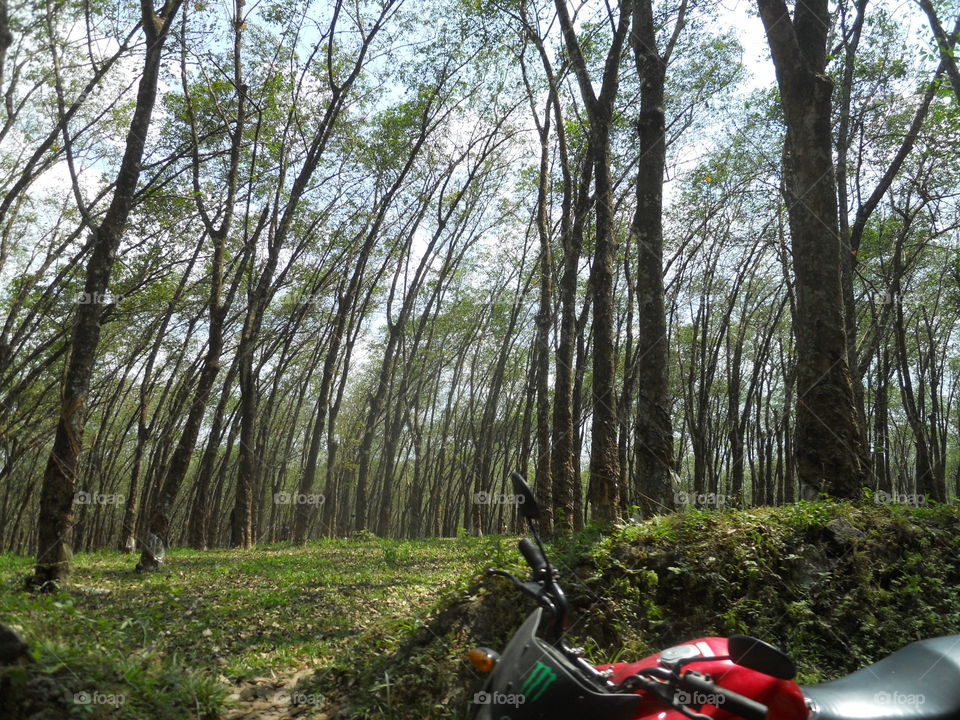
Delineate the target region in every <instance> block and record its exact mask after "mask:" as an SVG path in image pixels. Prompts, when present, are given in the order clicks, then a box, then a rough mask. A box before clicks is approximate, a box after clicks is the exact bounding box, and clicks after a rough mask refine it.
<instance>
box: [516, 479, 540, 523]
mask: <svg viewBox="0 0 960 720" xmlns="http://www.w3.org/2000/svg"><path fill="white" fill-rule="evenodd" d="M510 480H511V481H512V482H513V494H514V495H516V498H517V509H518V510H519V511H520V514H521V515H523V516H524V517H525V518H526V519H527V520H539V519H540V506H539V505H537V499H536V498H535V497H534V496H533V490H531V489H530V486H529V485H527V481H526V480H524V479H523V475H521V474H520V473H518V472H517V471H516V470H514V471H513V472H512V473H510Z"/></svg>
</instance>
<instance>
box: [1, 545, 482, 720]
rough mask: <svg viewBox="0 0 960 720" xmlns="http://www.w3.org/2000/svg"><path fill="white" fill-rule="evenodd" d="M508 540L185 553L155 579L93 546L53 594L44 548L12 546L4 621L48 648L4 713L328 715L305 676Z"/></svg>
mask: <svg viewBox="0 0 960 720" xmlns="http://www.w3.org/2000/svg"><path fill="white" fill-rule="evenodd" d="M496 544H499V541H498V540H493V539H480V538H466V537H464V538H456V539H437V540H421V541H398V540H397V541H395V540H383V539H378V538H364V539H361V540H357V539H350V540H327V541H322V542H316V543H311V544H309V545H308V546H307V547H306V548H299V547H298V548H293V547H290V546H289V545H273V546H267V547H259V548H257V549H254V550H251V551H239V550H211V551H207V552H198V551H192V550H173V551H171V552H170V553H168V557H167V562H166V566H165V568H164V569H163V570H162V571H161V572H159V573H154V574H138V573H135V572H133V566H134V565H135V564H136V558H135V557H134V556H130V555H121V554H120V553H116V552H96V553H79V554H78V555H77V556H76V558H75V560H76V567H75V570H74V573H73V575H72V576H71V585H70V586H69V588H68V589H66V590H64V591H62V592H59V593H57V594H53V595H49V596H36V595H29V594H26V593H24V592H22V591H20V589H19V584H20V582H21V581H22V578H23V577H24V576H25V575H26V574H27V573H28V572H29V571H30V567H31V561H30V559H29V558H25V557H15V556H3V555H0V622H4V623H7V624H9V625H11V626H12V627H13V628H14V629H15V630H16V631H17V632H18V633H20V635H21V637H22V638H23V639H24V640H25V641H26V642H27V643H28V645H29V646H30V647H31V649H32V651H33V655H34V657H35V658H36V664H35V667H34V668H33V671H32V672H30V673H27V672H26V671H25V670H23V671H22V672H16V669H8V670H7V671H6V675H5V677H3V678H0V695H5V694H7V695H8V696H9V697H10V698H15V697H18V696H22V698H23V701H22V704H21V705H19V706H18V708H17V709H16V710H15V709H14V703H10V704H8V703H7V702H6V701H5V702H3V703H0V718H6V717H10V718H19V717H24V718H26V717H31V716H37V717H38V718H39V717H42V718H44V720H47V718H50V719H51V720H52V718H56V717H76V718H118V719H119V718H122V719H124V720H126V719H128V718H129V719H130V720H143V719H150V720H166V719H168V718H169V719H170V720H174V719H180V718H229V719H230V720H240V719H241V718H250V719H252V718H260V719H268V718H280V717H323V712H322V706H323V704H324V702H325V700H324V698H323V697H322V694H320V693H317V692H310V693H302V692H297V689H296V688H297V683H298V681H299V680H300V679H301V678H303V677H305V676H315V675H316V674H319V676H322V675H323V671H324V669H325V668H328V667H333V666H334V665H336V664H337V663H343V662H344V661H345V660H347V659H348V658H349V657H350V653H351V647H352V645H353V644H354V643H355V642H357V641H358V639H359V638H360V637H362V636H374V637H377V638H378V639H379V641H382V642H383V644H384V646H385V647H386V646H388V645H389V644H390V642H391V640H392V639H393V637H394V636H396V637H399V636H402V635H403V633H404V630H405V628H409V627H410V626H412V625H414V624H416V623H417V622H419V619H420V618H421V617H422V616H424V615H425V614H426V613H428V612H429V610H430V608H431V607H432V606H433V605H434V604H435V603H436V601H437V598H438V595H439V593H440V590H441V588H443V587H446V586H450V585H451V584H452V585H457V584H458V583H459V582H461V581H462V579H463V578H464V577H465V576H469V575H473V574H475V571H476V570H477V569H478V568H479V567H480V566H482V565H483V564H484V563H487V562H489V560H490V554H491V548H492V547H493V546H494V545H496ZM21 670H22V669H21ZM318 671H319V673H318ZM38 683H39V687H38V685H37V684H38ZM5 691H6V692H5ZM18 691H19V692H18ZM38 697H41V698H42V699H43V701H42V702H39V703H38V702H37V698H38ZM38 713H39V715H38ZM44 713H46V714H44Z"/></svg>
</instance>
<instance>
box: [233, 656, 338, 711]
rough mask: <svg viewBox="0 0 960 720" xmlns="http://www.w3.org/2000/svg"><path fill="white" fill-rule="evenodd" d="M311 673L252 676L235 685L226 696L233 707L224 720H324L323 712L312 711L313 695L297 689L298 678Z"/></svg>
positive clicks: (313, 704) (299, 672) (309, 670)
mask: <svg viewBox="0 0 960 720" xmlns="http://www.w3.org/2000/svg"><path fill="white" fill-rule="evenodd" d="M313 672H314V670H312V669H309V668H305V669H303V670H300V671H298V672H297V673H295V674H293V675H289V676H285V677H279V678H267V677H260V678H253V679H252V680H246V681H244V682H243V683H241V684H240V685H239V686H234V687H233V692H232V693H231V694H230V695H229V696H228V697H227V701H228V702H229V703H230V704H231V705H233V706H234V707H233V709H232V710H230V711H228V712H227V714H226V715H224V717H223V720H291V719H292V718H304V719H305V718H311V720H327V715H326V714H325V713H317V712H316V711H315V705H316V703H313V702H311V700H312V698H311V697H310V696H309V695H304V694H303V693H299V692H297V689H296V688H297V683H298V682H300V680H301V678H305V677H308V676H309V675H311V674H313Z"/></svg>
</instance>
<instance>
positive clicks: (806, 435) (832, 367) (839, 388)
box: [757, 0, 867, 498]
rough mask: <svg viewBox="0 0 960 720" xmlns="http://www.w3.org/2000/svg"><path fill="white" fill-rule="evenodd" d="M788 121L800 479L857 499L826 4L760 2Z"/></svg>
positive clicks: (859, 458) (859, 481) (813, 0)
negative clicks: (791, 10)
mask: <svg viewBox="0 0 960 720" xmlns="http://www.w3.org/2000/svg"><path fill="white" fill-rule="evenodd" d="M757 4H758V7H759V10H760V17H761V19H762V21H763V25H764V28H765V30H766V34H767V41H768V44H769V46H770V52H771V55H772V56H773V62H774V66H775V68H776V74H777V83H778V85H779V88H780V96H781V102H782V105H783V111H784V117H785V120H786V125H787V135H786V140H785V142H784V153H783V171H784V192H785V196H786V199H787V206H788V217H789V221H790V235H791V247H792V254H793V269H794V273H795V276H796V283H795V292H796V303H797V306H796V314H795V316H794V322H793V325H794V333H795V335H796V343H797V418H796V425H795V433H796V446H795V452H796V456H797V471H798V475H799V478H800V480H801V481H802V482H804V483H806V484H808V485H812V486H813V487H816V488H819V489H820V490H822V491H824V492H828V493H830V494H832V495H834V496H837V497H848V498H850V497H857V496H858V495H859V493H860V489H861V488H862V487H863V483H864V481H865V472H866V465H867V463H866V457H865V452H864V447H863V444H862V434H861V431H860V427H859V418H858V413H857V409H856V407H855V399H854V391H853V384H852V381H851V377H850V365H849V358H848V355H847V337H846V329H845V316H844V313H845V310H844V302H843V292H842V284H841V274H842V269H841V263H842V262H843V260H842V259H841V255H840V237H839V219H838V210H837V186H836V176H835V174H834V166H833V155H832V148H833V138H832V126H831V94H832V90H833V83H832V81H831V80H830V78H829V77H828V76H827V75H826V74H825V68H826V43H827V34H828V30H829V27H830V24H831V20H830V13H829V11H828V8H827V0H810V1H809V2H806V3H799V4H798V5H797V7H796V11H795V14H794V17H793V18H792V19H791V17H790V14H789V11H788V9H787V6H786V4H785V3H784V2H783V0H757Z"/></svg>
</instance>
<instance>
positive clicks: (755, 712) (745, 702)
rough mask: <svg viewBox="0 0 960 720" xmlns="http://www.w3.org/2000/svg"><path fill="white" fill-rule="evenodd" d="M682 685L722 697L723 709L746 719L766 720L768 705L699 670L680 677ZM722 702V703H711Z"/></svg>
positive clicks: (692, 689) (691, 689)
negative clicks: (713, 679) (731, 688)
mask: <svg viewBox="0 0 960 720" xmlns="http://www.w3.org/2000/svg"><path fill="white" fill-rule="evenodd" d="M680 687H681V688H683V689H684V690H689V691H692V692H695V693H703V694H704V695H715V696H717V697H719V698H722V706H723V709H724V710H726V711H727V712H730V713H733V714H734V715H739V716H740V717H742V718H744V719H745V720H766V718H767V706H766V705H763V704H762V703H758V702H757V701H756V700H751V699H750V698H748V697H746V696H744V695H741V694H740V693H735V692H733V691H732V690H727V689H726V688H722V687H720V686H719V685H716V684H714V683H712V682H711V681H709V680H707V678H706V677H704V676H703V675H701V674H700V673H697V672H686V673H684V674H683V675H682V676H681V677H680ZM711 704H720V703H711Z"/></svg>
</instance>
